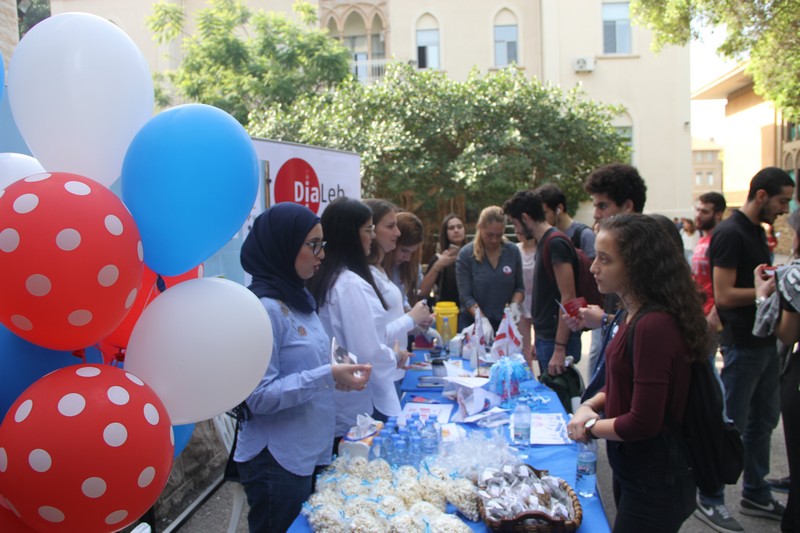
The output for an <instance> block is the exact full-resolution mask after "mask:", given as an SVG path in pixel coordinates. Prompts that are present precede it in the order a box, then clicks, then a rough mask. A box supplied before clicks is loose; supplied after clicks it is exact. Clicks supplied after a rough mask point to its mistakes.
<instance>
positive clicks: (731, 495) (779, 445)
mask: <svg viewBox="0 0 800 533" xmlns="http://www.w3.org/2000/svg"><path fill="white" fill-rule="evenodd" d="M582 340H583V349H584V352H586V351H587V350H588V347H589V344H590V336H589V335H588V334H585V335H584V337H583V339H582ZM717 365H718V367H721V365H722V359H721V357H720V356H719V355H718V356H717ZM578 368H580V369H581V371H582V373H583V375H584V376H586V375H587V374H588V371H587V368H588V357H587V356H586V354H585V353H584V355H583V357H582V359H581V362H580V363H578ZM601 447H603V445H601ZM771 467H772V468H771V471H770V474H769V477H783V476H786V475H788V473H789V466H788V463H787V460H786V447H785V444H784V440H783V426H782V424H779V425H778V427H777V428H776V430H775V431H774V432H773V434H772V460H771ZM597 486H598V491H599V494H600V497H601V498H602V500H603V505H604V507H605V510H606V516H607V518H608V521H609V523H610V524H612V526H613V523H614V517H615V515H616V509H615V507H614V499H613V495H612V491H611V469H610V468H609V465H608V461H607V460H606V455H605V453H604V452H602V453H599V454H598V465H597ZM741 490H742V487H741V478H740V480H739V484H738V485H735V486H734V485H729V486H727V487H726V489H725V500H726V503H727V505H728V509H729V510H730V511H731V513H732V514H733V516H734V518H736V519H737V520H738V521H739V523H740V524H741V525H742V527H743V528H744V530H745V531H749V532H758V533H771V532H775V533H778V532H780V522H778V521H775V520H769V519H765V518H754V517H750V516H746V515H743V514H741V513H740V512H739V499H740V497H741V496H740V495H741ZM232 494H233V490H232V489H231V485H230V483H225V484H223V485H222V486H221V487H220V488H219V489H218V490H216V491H215V492H213V494H211V495H210V496H209V497H208V499H207V500H206V501H205V503H203V504H202V505H201V506H200V507H199V508H198V509H197V511H195V512H194V514H192V516H191V517H190V518H189V519H188V520H187V521H186V522H185V523H184V524H183V525H181V526H180V527H179V528H177V529H176V528H175V527H174V526H175V525H177V524H174V523H173V527H172V528H170V527H169V526H166V525H163V526H161V527H160V528H159V529H158V531H159V533H162V532H165V531H170V532H171V531H180V532H181V533H224V532H225V531H227V530H228V524H229V521H230V518H231V504H232V499H233V497H232ZM773 494H774V496H775V498H776V499H777V500H778V501H781V502H783V503H784V504H785V503H786V494H781V493H773ZM246 516H247V503H245V505H244V509H243V511H242V515H241V519H240V520H239V523H238V526H237V529H236V532H237V533H247V518H246ZM680 531H681V533H700V532H707V531H712V529H711V528H709V527H708V526H706V525H705V524H704V523H703V522H700V520H698V519H697V518H695V517H690V518H689V519H688V520H686V522H685V523H684V524H683V527H682V528H681V530H680Z"/></svg>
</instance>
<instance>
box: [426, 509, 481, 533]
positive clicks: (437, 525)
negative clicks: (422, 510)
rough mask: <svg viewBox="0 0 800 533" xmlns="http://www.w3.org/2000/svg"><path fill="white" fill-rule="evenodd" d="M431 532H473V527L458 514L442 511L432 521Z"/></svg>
mask: <svg viewBox="0 0 800 533" xmlns="http://www.w3.org/2000/svg"><path fill="white" fill-rule="evenodd" d="M430 533H472V528H470V527H469V526H468V525H467V524H465V523H464V522H463V521H462V520H461V519H459V518H458V517H457V516H455V515H451V514H445V513H442V514H441V515H439V516H437V517H436V518H435V519H434V520H433V521H432V522H430Z"/></svg>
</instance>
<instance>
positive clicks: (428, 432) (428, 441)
mask: <svg viewBox="0 0 800 533" xmlns="http://www.w3.org/2000/svg"><path fill="white" fill-rule="evenodd" d="M433 424H434V423H433V419H432V418H428V421H427V422H426V423H425V427H423V428H422V431H421V432H420V435H421V437H422V456H423V457H432V456H434V455H436V454H437V453H438V451H439V434H438V433H437V432H436V426H434V425H433Z"/></svg>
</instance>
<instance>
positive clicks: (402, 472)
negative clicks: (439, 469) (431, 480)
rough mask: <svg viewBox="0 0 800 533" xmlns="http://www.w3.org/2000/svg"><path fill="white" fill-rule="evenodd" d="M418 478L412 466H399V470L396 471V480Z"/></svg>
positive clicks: (417, 472)
mask: <svg viewBox="0 0 800 533" xmlns="http://www.w3.org/2000/svg"><path fill="white" fill-rule="evenodd" d="M418 476H419V471H418V470H417V469H416V468H414V467H413V466H410V465H405V466H401V467H400V468H398V469H397V477H398V478H400V477H412V478H414V479H417V477H418Z"/></svg>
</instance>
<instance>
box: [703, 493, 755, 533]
mask: <svg viewBox="0 0 800 533" xmlns="http://www.w3.org/2000/svg"><path fill="white" fill-rule="evenodd" d="M694 516H695V517H697V519H698V520H700V521H701V522H705V523H706V524H707V525H708V526H709V527H710V528H711V529H713V530H714V531H721V532H722V533H729V532H730V533H734V532H738V531H744V528H743V527H742V526H740V525H739V522H737V521H736V519H735V518H734V517H733V516H731V512H730V511H728V508H727V507H725V504H719V505H713V504H712V505H705V504H703V502H701V501H700V499H698V500H697V509H696V510H695V512H694Z"/></svg>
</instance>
